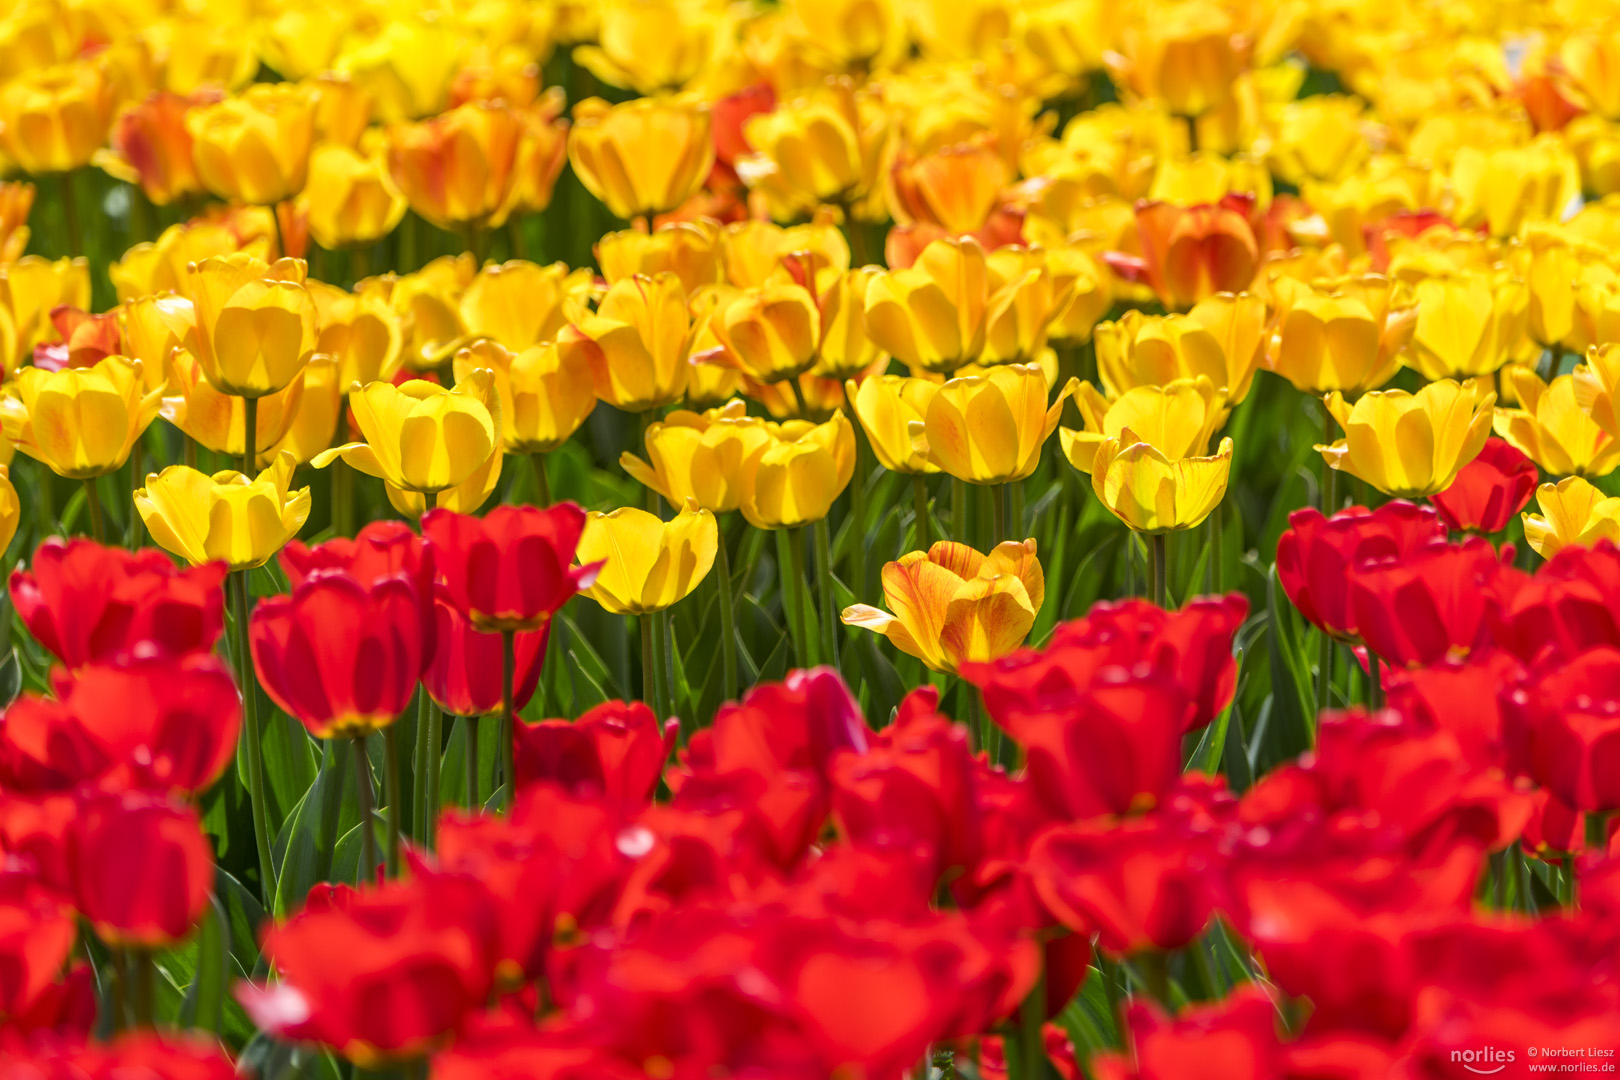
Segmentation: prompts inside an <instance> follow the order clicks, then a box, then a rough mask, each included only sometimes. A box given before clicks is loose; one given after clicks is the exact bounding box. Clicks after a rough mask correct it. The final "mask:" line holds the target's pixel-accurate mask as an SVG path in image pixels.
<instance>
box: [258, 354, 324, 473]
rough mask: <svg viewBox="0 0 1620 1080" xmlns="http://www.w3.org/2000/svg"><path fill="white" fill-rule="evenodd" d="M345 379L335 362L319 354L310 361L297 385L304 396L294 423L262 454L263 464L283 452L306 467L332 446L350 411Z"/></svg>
mask: <svg viewBox="0 0 1620 1080" xmlns="http://www.w3.org/2000/svg"><path fill="white" fill-rule="evenodd" d="M341 380H342V375H341V369H340V367H339V364H338V362H337V361H336V360H335V359H333V358H332V357H330V356H322V355H320V354H319V353H317V354H316V355H315V356H314V357H312V358H311V359H310V362H309V364H308V365H307V366H305V368H304V370H303V371H302V372H300V373H299V375H298V380H297V382H296V383H294V384H293V385H295V386H298V387H300V388H301V393H300V394H299V397H298V404H297V406H296V407H295V408H294V409H293V411H292V421H291V423H289V424H288V425H287V430H286V432H285V433H284V434H283V435H282V436H281V438H280V439H279V440H277V441H276V443H275V444H274V445H273V446H271V447H270V449H269V450H267V451H263V452H261V453H260V454H259V455H258V458H259V463H260V464H261V465H262V464H266V463H268V462H271V461H274V460H275V459H276V458H277V457H278V456H280V455H281V454H283V453H286V454H291V455H292V458H293V460H294V461H295V462H297V463H298V464H300V465H304V464H306V463H308V462H311V461H314V460H315V455H316V454H319V453H321V452H322V451H323V450H326V449H327V448H328V447H330V446H331V445H332V439H333V438H334V437H335V436H336V435H337V428H338V419H339V417H341V416H342V414H343V411H344V410H345V409H347V408H348V399H347V397H346V396H345V394H344V393H343V387H344V385H345V384H344V383H343V382H342V381H341ZM288 389H289V390H290V389H292V386H289V387H288ZM232 400H235V399H232ZM256 445H259V446H263V445H264V444H263V443H257V444H256Z"/></svg>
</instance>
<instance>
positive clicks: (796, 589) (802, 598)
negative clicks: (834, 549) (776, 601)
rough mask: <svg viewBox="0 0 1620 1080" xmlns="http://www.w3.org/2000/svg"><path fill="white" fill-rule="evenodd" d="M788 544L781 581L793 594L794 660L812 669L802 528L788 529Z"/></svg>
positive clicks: (812, 652) (801, 526)
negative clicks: (786, 559) (785, 563)
mask: <svg viewBox="0 0 1620 1080" xmlns="http://www.w3.org/2000/svg"><path fill="white" fill-rule="evenodd" d="M787 532H788V536H787V543H788V575H787V577H785V578H783V579H782V588H783V589H784V590H786V589H790V588H791V589H792V590H793V593H794V599H795V602H794V605H793V623H794V641H793V646H794V658H795V659H796V660H797V661H798V666H799V667H801V668H808V667H814V666H815V663H816V657H815V651H814V649H813V648H812V642H811V641H810V602H809V597H807V596H806V595H805V584H804V583H805V581H806V580H807V578H806V577H805V572H804V543H803V539H804V538H803V535H802V534H803V532H804V526H803V525H800V526H797V527H795V528H792V529H789V530H788V531H787Z"/></svg>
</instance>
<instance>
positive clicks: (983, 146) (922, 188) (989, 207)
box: [885, 131, 1014, 236]
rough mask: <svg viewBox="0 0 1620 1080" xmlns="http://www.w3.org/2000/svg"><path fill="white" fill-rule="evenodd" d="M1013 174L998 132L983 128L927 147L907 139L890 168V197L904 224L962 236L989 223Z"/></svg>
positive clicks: (888, 188) (901, 222)
mask: <svg viewBox="0 0 1620 1080" xmlns="http://www.w3.org/2000/svg"><path fill="white" fill-rule="evenodd" d="M1013 179H1014V177H1013V175H1012V173H1011V172H1010V170H1009V169H1008V167H1007V162H1006V160H1005V157H1004V156H1003V155H1002V154H1001V152H1000V150H999V149H998V148H997V146H996V139H995V135H994V133H993V132H989V131H982V132H976V133H974V134H973V135H971V136H969V137H968V138H966V139H964V140H963V141H961V142H957V143H952V144H950V145H946V146H941V147H938V148H932V149H927V150H919V149H914V148H913V147H911V146H909V145H905V144H902V145H901V146H900V148H899V149H898V150H897V151H895V152H894V161H893V164H892V165H890V166H889V168H888V171H887V176H886V180H887V182H888V186H887V189H886V191H885V198H886V201H887V203H888V206H889V209H890V210H891V211H892V213H893V214H894V219H895V221H897V222H899V223H900V225H902V226H919V227H922V228H925V229H926V228H927V227H929V226H937V227H938V229H940V230H942V232H943V235H944V236H962V235H967V234H974V233H977V232H979V230H980V229H982V228H984V227H985V225H986V223H987V222H989V221H990V218H991V215H992V214H993V212H994V211H995V209H996V204H997V203H998V201H999V200H1000V198H1001V195H1002V191H1003V189H1005V188H1006V187H1007V186H1008V185H1009V184H1010V183H1011V182H1012V180H1013Z"/></svg>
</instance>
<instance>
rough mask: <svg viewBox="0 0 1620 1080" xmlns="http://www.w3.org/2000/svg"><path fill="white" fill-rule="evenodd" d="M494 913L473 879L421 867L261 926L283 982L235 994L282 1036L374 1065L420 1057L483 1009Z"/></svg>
mask: <svg viewBox="0 0 1620 1080" xmlns="http://www.w3.org/2000/svg"><path fill="white" fill-rule="evenodd" d="M494 941H495V923H494V918H493V914H492V910H491V906H490V904H489V902H488V901H487V900H486V899H485V897H484V896H483V895H482V891H481V890H480V889H479V888H478V887H477V885H476V884H475V883H473V882H470V881H467V880H463V879H461V878H457V877H451V876H443V875H434V874H432V873H426V872H422V873H417V874H415V875H413V877H412V878H411V879H410V880H409V881H406V882H391V883H389V884H385V885H382V886H380V887H378V888H376V889H367V890H365V891H364V892H349V893H345V894H343V895H342V897H341V898H340V899H339V901H338V902H337V903H333V904H331V905H330V906H327V907H325V908H324V909H321V910H314V911H305V912H302V913H301V914H298V915H295V916H293V917H292V918H291V919H289V920H287V921H286V922H285V923H282V924H281V925H279V926H272V927H271V928H270V929H269V930H267V931H266V932H265V935H264V950H265V953H266V955H268V956H269V958H270V959H271V961H272V962H273V963H274V964H275V966H276V970H277V972H279V974H280V981H278V982H274V983H270V984H268V985H264V986H258V985H246V984H238V987H237V999H238V1000H239V1001H240V1002H241V1003H242V1006H243V1008H245V1009H246V1010H247V1012H248V1015H249V1016H250V1017H252V1018H253V1021H254V1023H256V1024H257V1025H258V1026H259V1028H260V1029H262V1030H263V1031H266V1032H268V1033H270V1034H271V1035H274V1036H276V1037H277V1038H282V1039H289V1040H300V1041H310V1042H319V1043H322V1044H324V1045H326V1046H330V1047H332V1048H333V1049H334V1050H336V1051H338V1052H339V1053H341V1054H343V1055H344V1056H345V1057H347V1058H348V1059H349V1060H350V1061H352V1062H354V1063H355V1064H357V1065H360V1066H362V1067H366V1068H373V1067H376V1066H377V1065H379V1064H381V1063H385V1062H391V1061H403V1060H409V1059H412V1058H416V1057H419V1056H421V1055H422V1054H423V1053H425V1052H426V1051H428V1050H430V1049H432V1048H433V1047H434V1046H436V1045H437V1044H439V1043H441V1042H443V1041H445V1040H446V1039H447V1038H448V1037H449V1036H450V1035H452V1034H453V1033H454V1032H455V1030H456V1029H457V1027H459V1026H460V1025H461V1023H462V1021H463V1020H464V1019H466V1018H467V1017H468V1016H469V1015H471V1014H472V1013H474V1012H475V1011H478V1010H481V1009H483V1008H484V1006H485V1004H486V1002H487V999H488V997H489V992H490V986H491V977H492V975H491V973H492V971H493V968H494V960H495V958H494Z"/></svg>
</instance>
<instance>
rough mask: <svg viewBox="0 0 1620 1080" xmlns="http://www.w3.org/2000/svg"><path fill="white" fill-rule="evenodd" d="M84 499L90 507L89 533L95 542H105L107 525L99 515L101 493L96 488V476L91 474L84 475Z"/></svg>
mask: <svg viewBox="0 0 1620 1080" xmlns="http://www.w3.org/2000/svg"><path fill="white" fill-rule="evenodd" d="M84 501H85V503H86V504H87V505H88V506H89V507H90V535H91V536H92V537H94V538H95V541H96V543H98V544H105V543H106V542H107V525H106V522H105V521H103V520H102V517H101V493H100V492H98V491H97V490H96V478H95V477H93V476H87V477H85V481H84Z"/></svg>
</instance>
